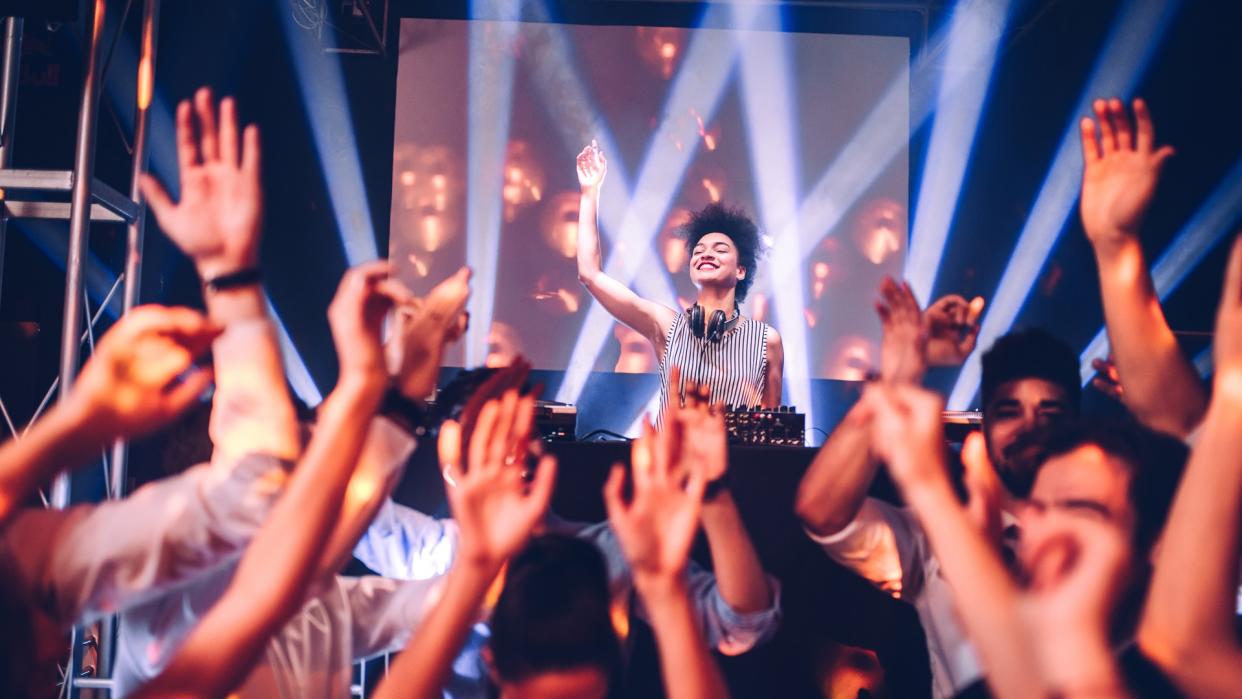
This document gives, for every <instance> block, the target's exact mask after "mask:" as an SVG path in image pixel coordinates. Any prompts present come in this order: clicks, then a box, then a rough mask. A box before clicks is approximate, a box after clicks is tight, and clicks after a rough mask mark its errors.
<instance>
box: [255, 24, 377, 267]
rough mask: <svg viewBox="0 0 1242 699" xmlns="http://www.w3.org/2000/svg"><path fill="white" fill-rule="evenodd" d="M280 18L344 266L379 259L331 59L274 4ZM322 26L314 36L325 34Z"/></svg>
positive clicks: (341, 85) (341, 84)
mask: <svg viewBox="0 0 1242 699" xmlns="http://www.w3.org/2000/svg"><path fill="white" fill-rule="evenodd" d="M275 4H276V6H277V10H276V11H277V13H279V14H280V16H281V19H282V26H283V28H284V34H285V45H286V46H287V47H288V49H289V55H290V57H291V58H292V60H293V67H294V71H295V72H296V73H297V77H298V89H299V91H300V92H301V94H302V106H303V107H304V108H305V109H306V116H307V119H308V121H309V122H310V132H311V137H312V138H313V139H314V141H315V151H316V153H317V154H318V156H319V169H320V171H321V172H322V174H323V178H324V183H325V184H326V185H327V192H328V198H329V201H330V202H331V204H332V213H333V216H334V217H335V219H336V226H337V231H338V234H339V235H340V237H341V245H342V247H343V248H344V251H345V259H346V260H348V261H349V265H350V266H351V267H352V266H354V265H358V264H361V263H363V262H370V261H371V260H374V259H376V258H377V257H379V252H378V250H377V249H376V246H375V227H374V225H373V224H372V222H371V209H370V206H369V205H368V203H367V193H366V190H365V189H364V185H363V179H362V165H361V163H360V162H359V161H358V142H357V138H356V137H355V135H354V123H353V117H352V116H350V113H349V99H348V93H347V92H346V91H345V79H344V77H342V75H341V64H340V59H339V57H338V55H337V54H330V53H328V52H327V51H325V50H324V48H323V45H322V44H321V43H320V40H319V39H318V38H317V36H318V35H317V34H312V33H311V32H309V31H306V30H304V29H303V28H301V27H299V26H298V24H297V20H296V18H295V17H294V12H293V11H291V10H290V8H289V5H288V2H287V0H275ZM330 26H331V25H324V26H323V27H321V28H320V31H328V30H329V28H330Z"/></svg>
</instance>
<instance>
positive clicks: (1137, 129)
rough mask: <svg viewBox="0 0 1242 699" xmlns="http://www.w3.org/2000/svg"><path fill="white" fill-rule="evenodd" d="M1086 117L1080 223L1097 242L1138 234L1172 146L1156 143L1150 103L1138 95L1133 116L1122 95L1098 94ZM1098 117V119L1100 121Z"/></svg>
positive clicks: (1107, 243) (1118, 240) (1114, 242)
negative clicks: (1107, 97)
mask: <svg viewBox="0 0 1242 699" xmlns="http://www.w3.org/2000/svg"><path fill="white" fill-rule="evenodd" d="M1092 108H1093V110H1094V111H1095V117H1096V119H1095V120H1094V121H1093V120H1092V119H1091V118H1090V117H1085V118H1083V120H1082V122H1081V128H1082V149H1083V165H1084V167H1083V175H1082V204H1081V207H1080V208H1081V210H1082V224H1083V228H1084V229H1086V232H1087V238H1088V239H1089V240H1090V241H1091V243H1092V244H1093V245H1095V246H1097V248H1098V247H1099V246H1101V245H1104V246H1115V245H1118V244H1121V243H1124V242H1126V241H1128V240H1131V239H1133V238H1135V237H1136V236H1137V235H1138V233H1139V227H1140V226H1141V225H1142V222H1143V215H1144V214H1145V213H1147V208H1148V206H1150V204H1151V200H1152V197H1153V196H1154V195H1155V193H1156V183H1157V181H1158V180H1159V179H1160V170H1161V168H1163V167H1164V164H1165V162H1166V161H1168V159H1169V158H1170V157H1171V156H1172V155H1173V148H1172V147H1170V146H1162V147H1160V148H1156V135H1155V128H1154V127H1153V126H1152V121H1151V114H1150V113H1148V111H1147V104H1146V103H1145V102H1143V100H1141V99H1136V100H1134V121H1133V122H1131V120H1130V116H1129V114H1127V113H1126V108H1125V105H1124V104H1122V102H1121V100H1117V99H1113V100H1107V101H1106V100H1102V99H1101V100H1096V101H1095V103H1094V104H1093V105H1092ZM1097 121H1098V125H1097ZM1097 132H1098V133H1097Z"/></svg>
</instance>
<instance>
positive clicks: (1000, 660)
mask: <svg viewBox="0 0 1242 699" xmlns="http://www.w3.org/2000/svg"><path fill="white" fill-rule="evenodd" d="M864 404H865V405H866V406H867V408H869V409H870V410H871V411H872V412H873V415H872V420H873V431H874V434H873V438H874V440H875V444H876V445H877V447H878V448H879V449H880V451H881V456H882V457H883V459H884V460H885V463H887V464H888V466H889V470H890V472H891V473H892V475H893V478H894V480H895V481H896V482H897V484H898V486H899V487H900V489H901V492H902V495H903V497H904V498H905V500H906V502H907V503H908V504H909V506H910V507H911V509H912V510H913V511H914V512H915V514H916V515H917V516H918V519H919V522H920V523H921V524H922V526H923V528H924V530H925V531H926V535H927V538H928V541H929V542H930V544H931V547H932V550H933V552H934V553H935V555H936V557H937V559H938V560H939V562H940V566H941V570H942V571H943V573H944V576H945V578H946V579H947V580H948V581H949V583H950V584H951V585H953V587H954V589H955V591H956V592H957V595H956V603H957V609H958V613H959V615H960V617H961V620H962V623H963V625H964V626H965V627H966V629H967V631H968V633H969V634H970V637H971V640H972V642H973V643H974V645H975V647H976V649H977V650H978V651H979V654H980V657H981V658H982V660H983V664H984V666H985V667H986V674H987V677H988V681H989V683H990V684H991V686H992V688H993V689H994V691H995V692H996V694H997V696H999V697H1002V698H1004V699H1010V698H1013V699H1017V698H1021V697H1030V698H1031V699H1036V698H1039V697H1047V696H1050V694H1049V693H1050V692H1051V695H1053V696H1081V697H1087V696H1124V690H1122V689H1121V687H1122V685H1121V683H1120V680H1119V678H1118V673H1117V669H1116V667H1115V665H1114V664H1113V661H1112V658H1111V649H1110V647H1109V642H1108V617H1109V614H1110V612H1111V606H1112V604H1113V602H1114V601H1115V599H1116V597H1117V594H1116V593H1117V591H1118V589H1119V587H1120V585H1121V582H1120V581H1121V580H1122V579H1123V577H1124V575H1125V552H1126V548H1125V543H1124V542H1123V541H1121V536H1120V534H1119V533H1117V532H1115V531H1112V530H1110V529H1108V528H1107V527H1106V526H1103V525H1100V526H1092V525H1094V524H1095V523H1094V522H1088V523H1087V524H1086V525H1083V523H1082V522H1081V521H1078V520H1074V521H1069V522H1062V523H1060V524H1061V526H1062V529H1061V531H1060V534H1061V535H1062V536H1060V537H1049V541H1053V542H1057V545H1058V547H1059V548H1058V549H1057V550H1055V551H1047V552H1041V553H1040V555H1041V556H1046V557H1047V559H1048V560H1049V561H1051V563H1050V564H1049V565H1046V566H1042V567H1038V566H1037V569H1038V572H1040V573H1043V575H1042V576H1037V578H1036V579H1035V580H1034V581H1033V582H1032V584H1033V589H1032V590H1031V591H1028V592H1027V593H1024V592H1023V591H1021V590H1020V589H1019V588H1018V586H1017V584H1016V583H1015V582H1014V580H1013V579H1012V578H1011V577H1010V574H1009V572H1008V570H1006V568H1005V565H1004V563H1003V562H1002V560H1001V557H1000V554H999V551H998V550H997V549H996V548H995V547H994V546H993V545H992V544H991V543H990V542H989V541H988V538H987V537H986V536H985V535H984V533H983V531H982V530H981V529H980V527H979V524H978V523H977V522H976V521H974V519H973V518H972V516H971V514H970V513H969V512H968V510H967V509H966V508H965V507H963V506H962V505H961V504H960V503H959V501H958V499H957V495H956V494H955V493H954V490H953V486H952V484H951V483H950V481H949V477H948V471H947V468H946V465H945V462H944V457H943V454H944V448H943V445H944V433H943V427H942V425H941V417H940V416H941V412H942V410H943V401H942V399H941V398H940V397H939V396H937V395H935V394H933V393H930V392H927V391H924V390H922V389H919V388H915V387H911V386H886V385H882V384H881V385H875V386H872V387H869V388H868V391H867V395H866V396H865V397H864ZM963 459H964V460H966V461H968V462H972V464H971V465H968V467H967V469H968V471H969V470H971V469H972V468H973V469H979V470H984V471H986V470H987V469H990V468H991V466H990V464H988V463H986V461H987V450H986V447H985V446H984V443H983V439H982V435H980V434H973V435H971V436H970V438H969V440H968V442H967V444H966V446H965V448H964V450H963ZM967 487H968V488H971V487H972V485H971V479H969V478H968V479H967ZM971 496H972V499H973V498H974V497H975V493H971ZM1080 525H1082V526H1080ZM1097 529H1098V530H1100V531H1098V532H1097V531H1096V530H1097ZM1084 532H1085V533H1084ZM1067 562H1072V563H1067ZM1068 648H1073V649H1074V650H1073V655H1067V653H1069V651H1067V650H1066V649H1068Z"/></svg>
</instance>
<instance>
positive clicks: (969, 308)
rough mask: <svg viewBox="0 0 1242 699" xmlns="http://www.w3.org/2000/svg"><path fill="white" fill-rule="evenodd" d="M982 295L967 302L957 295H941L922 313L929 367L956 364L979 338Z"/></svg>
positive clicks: (962, 359) (966, 354) (982, 303)
mask: <svg viewBox="0 0 1242 699" xmlns="http://www.w3.org/2000/svg"><path fill="white" fill-rule="evenodd" d="M983 305H984V301H983V297H982V296H976V297H974V298H973V299H971V300H970V301H967V300H966V298H965V297H963V296H959V295H958V294H949V295H947V296H942V297H940V298H939V299H937V300H936V301H935V303H933V304H932V305H930V306H928V307H927V310H926V311H924V312H923V319H924V323H925V325H926V327H927V363H928V365H930V366H959V365H961V364H962V362H965V361H966V358H967V357H969V356H970V353H971V352H974V351H975V341H976V340H977V339H978V338H979V317H980V316H981V315H982V314H983Z"/></svg>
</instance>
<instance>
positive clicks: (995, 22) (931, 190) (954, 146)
mask: <svg viewBox="0 0 1242 699" xmlns="http://www.w3.org/2000/svg"><path fill="white" fill-rule="evenodd" d="M1009 5H1010V0H966V1H964V2H959V3H958V4H957V6H956V7H954V9H953V16H952V19H951V20H950V25H949V39H948V49H947V52H946V55H945V60H944V64H943V67H942V69H941V78H940V90H939V92H938V94H937V97H936V116H935V122H934V124H933V126H932V132H931V141H930V143H929V145H928V148H927V158H926V161H925V163H924V165H923V175H922V180H921V181H920V184H919V199H918V204H917V205H916V206H915V208H914V224H913V226H912V230H911V235H910V250H909V253H908V254H907V255H906V269H905V278H906V280H907V281H908V282H910V287H911V288H912V289H913V290H914V295H915V297H916V298H918V299H920V300H921V301H923V302H924V303H930V302H931V295H932V291H933V290H934V288H935V283H936V274H937V272H938V271H939V270H940V258H941V257H942V256H943V255H944V246H945V241H946V240H947V239H948V237H949V226H950V225H951V224H952V223H953V216H954V214H955V213H956V211H957V202H958V198H959V196H960V195H961V192H962V180H963V179H964V178H965V175H966V168H967V166H968V164H969V162H970V153H971V150H972V149H973V147H974V142H975V134H976V132H977V131H978V127H979V117H980V116H981V115H982V114H983V105H984V103H985V101H986V99H987V95H988V88H989V86H990V85H991V82H992V73H993V72H994V68H995V66H996V48H997V46H998V45H999V44H1000V39H1001V37H1002V36H1004V33H1005V26H1006V23H1007V21H1008V18H1009Z"/></svg>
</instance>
